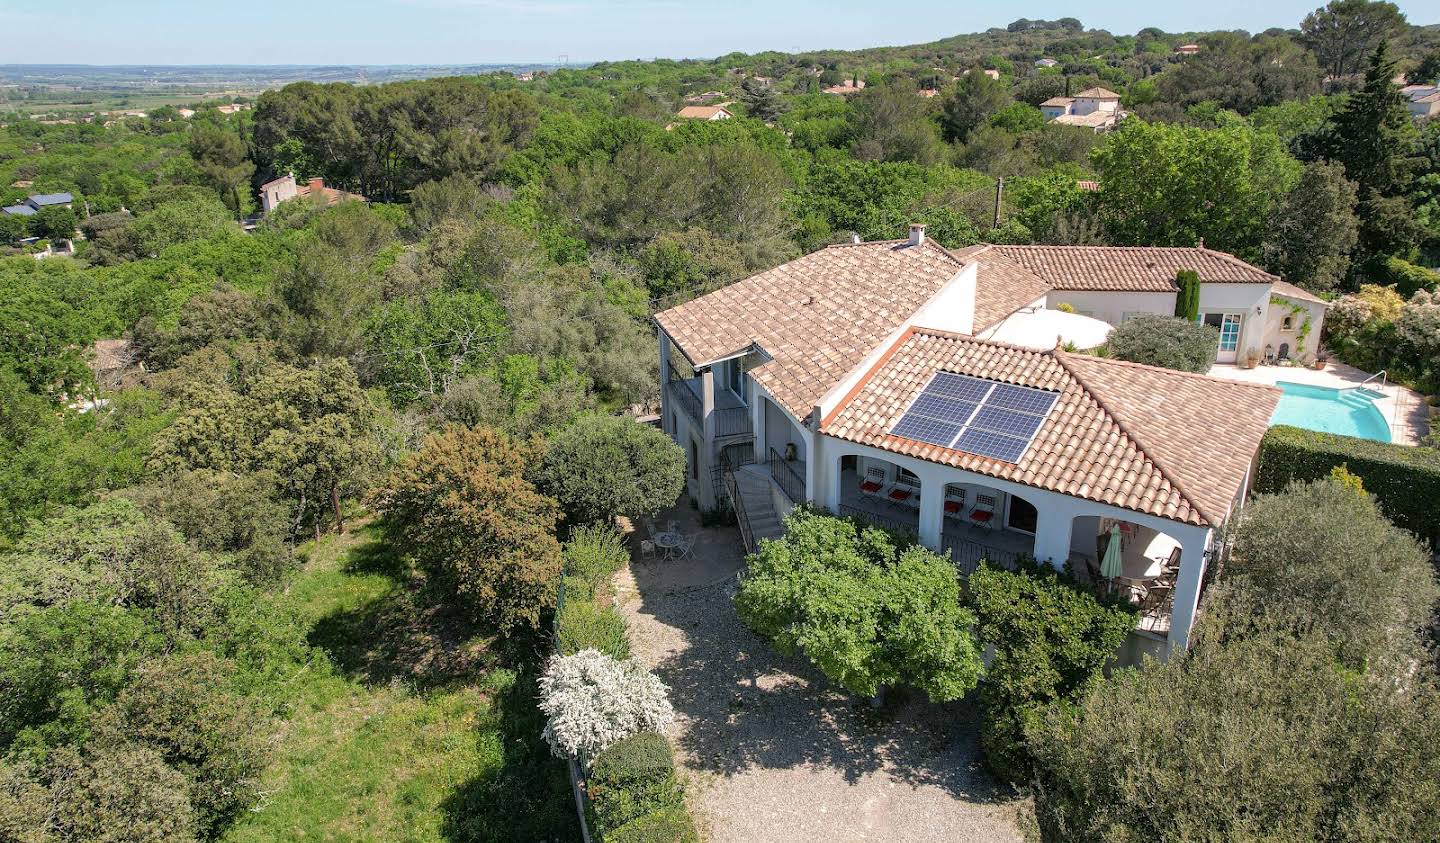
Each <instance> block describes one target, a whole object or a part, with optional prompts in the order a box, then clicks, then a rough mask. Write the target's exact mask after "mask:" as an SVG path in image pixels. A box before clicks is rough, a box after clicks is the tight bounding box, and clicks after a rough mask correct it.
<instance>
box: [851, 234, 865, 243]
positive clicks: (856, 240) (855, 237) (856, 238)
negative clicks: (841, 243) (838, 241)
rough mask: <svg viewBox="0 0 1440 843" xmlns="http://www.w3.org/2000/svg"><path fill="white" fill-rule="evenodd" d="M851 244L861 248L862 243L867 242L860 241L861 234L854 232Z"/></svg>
mask: <svg viewBox="0 0 1440 843" xmlns="http://www.w3.org/2000/svg"><path fill="white" fill-rule="evenodd" d="M850 242H851V243H854V244H855V245H856V246H859V245H860V244H861V243H863V242H865V241H863V240H861V239H860V232H858V231H852V232H850Z"/></svg>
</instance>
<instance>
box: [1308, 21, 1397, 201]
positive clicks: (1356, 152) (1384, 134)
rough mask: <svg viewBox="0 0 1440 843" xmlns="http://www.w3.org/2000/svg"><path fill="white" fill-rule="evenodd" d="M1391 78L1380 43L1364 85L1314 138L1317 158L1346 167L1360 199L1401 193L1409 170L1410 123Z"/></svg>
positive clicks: (1392, 65) (1390, 62) (1391, 65)
mask: <svg viewBox="0 0 1440 843" xmlns="http://www.w3.org/2000/svg"><path fill="white" fill-rule="evenodd" d="M1394 77H1395V60H1394V59H1392V58H1391V57H1390V55H1389V48H1388V45H1387V44H1386V43H1385V42H1384V41H1381V42H1380V45H1379V46H1378V47H1376V48H1375V52H1374V53H1372V54H1371V55H1370V68H1369V70H1367V71H1366V72H1365V86H1364V87H1363V88H1361V89H1360V90H1359V91H1356V92H1355V93H1354V94H1351V95H1350V98H1349V99H1348V100H1346V102H1345V107H1344V108H1343V109H1342V110H1341V111H1340V113H1339V114H1336V115H1335V116H1334V117H1332V118H1331V119H1330V124H1329V125H1328V126H1327V127H1326V129H1325V131H1324V133H1323V134H1322V136H1321V137H1320V138H1319V150H1318V151H1319V152H1320V154H1321V156H1322V157H1325V158H1329V159H1332V160H1335V161H1339V162H1340V163H1341V164H1342V165H1343V166H1344V167H1345V177H1346V178H1348V179H1350V180H1351V181H1353V182H1355V183H1356V184H1357V185H1358V186H1359V188H1360V199H1361V200H1362V201H1363V200H1366V199H1369V198H1372V197H1374V196H1394V195H1397V194H1399V193H1401V192H1403V191H1404V189H1405V187H1406V183H1407V182H1408V180H1409V177H1410V175H1411V173H1412V171H1413V166H1412V165H1413V163H1414V160H1413V156H1412V155H1411V152H1412V150H1413V149H1414V147H1415V139H1416V134H1415V124H1414V123H1413V122H1412V121H1411V119H1410V111H1409V109H1408V108H1407V106H1406V102H1405V95H1404V94H1402V93H1400V89H1399V88H1397V87H1395V83H1394V82H1392V81H1391V80H1392V79H1393V78H1394Z"/></svg>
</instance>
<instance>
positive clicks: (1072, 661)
mask: <svg viewBox="0 0 1440 843" xmlns="http://www.w3.org/2000/svg"><path fill="white" fill-rule="evenodd" d="M965 589H966V593H967V597H968V601H969V604H970V606H971V607H973V608H974V610H975V615H976V617H977V618H978V619H979V626H978V627H977V629H978V634H979V638H980V641H981V643H983V644H985V645H987V646H990V647H993V648H994V654H995V655H994V658H993V659H991V661H990V666H989V668H988V669H987V670H986V672H985V681H984V682H983V683H982V684H981V686H980V708H981V712H982V717H983V720H982V722H981V726H980V747H981V749H982V750H984V752H985V762H986V764H988V765H989V767H990V769H991V770H993V771H994V772H995V774H996V775H998V776H1000V777H1001V778H1003V779H1005V780H1007V781H1012V782H1024V781H1028V780H1029V779H1030V774H1031V769H1030V755H1029V751H1028V749H1027V747H1026V745H1025V729H1026V725H1027V724H1028V723H1029V722H1031V721H1033V720H1034V719H1035V718H1036V717H1038V716H1039V715H1040V714H1041V713H1043V712H1044V710H1045V707H1046V706H1047V705H1049V704H1050V703H1052V702H1054V701H1056V700H1071V699H1074V698H1076V697H1078V696H1079V695H1081V694H1083V693H1084V692H1085V690H1086V689H1087V688H1088V687H1089V685H1090V684H1091V683H1092V682H1094V681H1096V680H1097V678H1098V677H1099V676H1100V669H1101V668H1102V667H1104V666H1105V663H1106V662H1108V661H1109V660H1110V659H1111V658H1113V657H1114V655H1115V652H1116V650H1118V649H1119V647H1120V645H1121V644H1123V643H1124V642H1125V636H1126V635H1128V634H1129V632H1130V630H1131V629H1133V628H1134V625H1135V617H1134V613H1133V612H1131V611H1128V610H1126V609H1122V608H1119V607H1116V606H1107V605H1104V604H1102V603H1100V602H1099V601H1098V600H1096V599H1095V597H1094V595H1092V594H1091V593H1090V592H1088V591H1085V590H1083V589H1081V588H1079V587H1077V586H1076V584H1075V583H1073V582H1071V581H1070V580H1069V579H1068V578H1067V577H1063V576H1062V575H1060V574H1059V573H1058V572H1056V571H1055V570H1054V569H1053V568H1051V567H1050V566H1048V565H1043V564H1040V563H1036V562H1034V561H1022V563H1021V566H1020V570H1018V571H1003V570H999V569H996V568H991V567H990V566H988V565H981V566H980V568H979V569H977V570H976V571H975V573H973V574H971V575H970V577H969V578H968V579H967V580H966V582H965Z"/></svg>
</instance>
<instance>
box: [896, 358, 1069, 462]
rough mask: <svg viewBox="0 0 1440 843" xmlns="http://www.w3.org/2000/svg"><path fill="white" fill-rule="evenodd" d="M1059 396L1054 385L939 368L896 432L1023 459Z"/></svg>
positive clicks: (1003, 457) (981, 453)
mask: <svg viewBox="0 0 1440 843" xmlns="http://www.w3.org/2000/svg"><path fill="white" fill-rule="evenodd" d="M1059 397H1060V396H1059V393H1057V392H1051V391H1049V390H1044V389H1034V388H1032V387H1026V386H1016V385H1014V384H1007V383H1000V382H999V381H992V380H986V379H984V378H976V377H971V376H969V375H957V374H955V373H953V372H937V373H936V374H935V376H934V377H932V378H931V379H930V382H929V383H928V384H926V385H925V389H923V390H922V391H921V393H920V395H919V396H918V397H917V398H916V399H915V401H914V403H912V404H911V405H910V408H909V409H908V410H906V411H905V414H904V415H903V416H901V418H900V421H899V422H897V423H896V424H895V426H894V427H892V428H891V429H890V433H891V434H892V435H894V436H903V437H904V438H906V439H914V440H916V441H918V442H927V443H929V444H931V445H939V446H941V447H945V448H954V449H955V450H959V451H965V452H967V453H971V454H976V455H979V456H982V457H991V458H993V459H997V460H1004V461H1005V462H1019V461H1020V457H1022V456H1024V454H1025V451H1026V449H1028V448H1029V447H1030V441H1031V440H1032V439H1033V438H1034V437H1035V434H1036V433H1037V432H1038V431H1039V430H1040V426H1041V425H1042V424H1044V423H1045V417H1046V415H1048V414H1049V412H1050V408H1051V407H1053V406H1054V405H1055V400H1056V399H1057V398H1059Z"/></svg>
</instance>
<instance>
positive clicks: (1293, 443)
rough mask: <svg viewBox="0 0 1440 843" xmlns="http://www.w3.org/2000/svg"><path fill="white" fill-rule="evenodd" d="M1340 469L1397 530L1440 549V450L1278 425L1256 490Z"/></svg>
mask: <svg viewBox="0 0 1440 843" xmlns="http://www.w3.org/2000/svg"><path fill="white" fill-rule="evenodd" d="M1337 465H1344V466H1346V467H1347V468H1348V469H1349V470H1350V472H1351V473H1352V474H1354V475H1356V476H1357V477H1359V478H1360V479H1361V481H1362V482H1364V484H1365V490H1366V491H1367V492H1369V493H1370V494H1372V495H1374V496H1375V497H1376V498H1378V499H1379V501H1380V508H1381V510H1383V511H1384V513H1385V516H1386V517H1387V518H1389V519H1390V520H1391V521H1393V522H1395V524H1396V525H1397V526H1400V527H1403V528H1405V529H1407V530H1409V531H1410V532H1412V533H1414V534H1416V535H1417V536H1420V537H1421V538H1423V539H1428V540H1429V541H1430V544H1431V545H1432V546H1440V450H1437V449H1434V448H1412V447H1408V446H1405V445H1392V444H1389V443H1386V442H1375V441H1373V440H1370V439H1358V438H1356V437H1353V436H1337V435H1335V434H1333V433H1321V432H1319V431H1314V430H1304V429H1301V428H1298V427H1289V426H1286V425H1277V426H1276V427H1272V428H1270V431H1269V432H1268V433H1266V434H1265V440H1264V441H1263V442H1262V443H1261V445H1260V467H1259V469H1258V470H1257V472H1256V477H1255V490H1256V491H1257V492H1261V493H1269V492H1279V491H1283V490H1284V489H1285V487H1286V486H1288V485H1290V483H1291V482H1292V481H1295V480H1300V481H1304V482H1309V481H1311V480H1317V479H1319V478H1321V477H1325V476H1328V475H1329V474H1330V470H1331V469H1333V468H1334V467H1335V466H1337Z"/></svg>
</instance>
